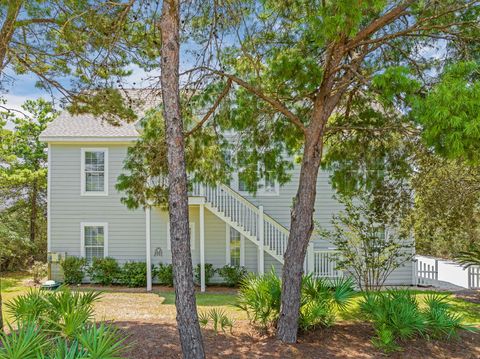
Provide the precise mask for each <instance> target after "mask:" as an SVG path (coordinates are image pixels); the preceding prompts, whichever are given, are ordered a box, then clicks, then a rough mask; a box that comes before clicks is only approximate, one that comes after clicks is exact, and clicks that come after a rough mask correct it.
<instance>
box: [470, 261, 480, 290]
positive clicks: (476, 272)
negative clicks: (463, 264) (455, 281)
mask: <svg viewBox="0 0 480 359" xmlns="http://www.w3.org/2000/svg"><path fill="white" fill-rule="evenodd" d="M468 288H470V289H480V266H472V267H469V268H468Z"/></svg>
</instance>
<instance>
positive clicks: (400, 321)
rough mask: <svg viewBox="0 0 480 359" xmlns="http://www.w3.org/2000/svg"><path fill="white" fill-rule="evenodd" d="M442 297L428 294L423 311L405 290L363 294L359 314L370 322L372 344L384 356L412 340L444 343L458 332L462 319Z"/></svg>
mask: <svg viewBox="0 0 480 359" xmlns="http://www.w3.org/2000/svg"><path fill="white" fill-rule="evenodd" d="M446 298H447V297H446V296H441V295H438V294H435V293H433V294H429V295H427V297H426V299H425V306H424V309H422V307H421V306H420V304H419V302H418V300H417V299H416V296H415V294H414V293H412V292H411V291H409V290H398V289H395V290H389V291H385V292H374V293H371V292H367V293H365V295H364V298H363V301H362V302H361V304H360V309H361V312H362V313H363V314H364V315H365V316H366V318H367V319H369V320H371V321H372V322H373V326H374V328H375V334H376V336H375V338H373V339H372V342H373V344H374V345H375V346H377V347H378V348H380V349H382V350H384V351H385V352H392V351H395V350H399V349H401V347H400V345H399V341H405V340H408V339H412V338H414V337H416V336H429V337H435V338H443V339H448V338H451V337H453V336H456V335H457V332H458V330H460V329H471V328H470V327H468V326H465V325H462V318H461V317H460V316H459V315H456V314H454V313H452V308H451V306H450V304H449V303H448V301H447V299H446Z"/></svg>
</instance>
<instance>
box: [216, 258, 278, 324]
mask: <svg viewBox="0 0 480 359" xmlns="http://www.w3.org/2000/svg"><path fill="white" fill-rule="evenodd" d="M224 268H225V267H224ZM281 287H282V285H281V282H280V279H279V278H278V277H277V275H276V273H275V272H274V270H273V269H272V270H271V271H270V272H269V273H267V274H265V275H262V276H258V275H255V274H253V273H250V274H248V275H247V276H246V277H244V279H243V280H242V282H241V284H240V290H239V293H238V299H237V306H238V307H239V308H240V309H242V310H244V311H246V312H247V315H248V317H249V319H250V320H251V321H252V322H254V323H258V324H260V325H261V326H262V327H264V328H267V327H268V326H269V325H276V323H277V320H278V315H279V313H280V295H281Z"/></svg>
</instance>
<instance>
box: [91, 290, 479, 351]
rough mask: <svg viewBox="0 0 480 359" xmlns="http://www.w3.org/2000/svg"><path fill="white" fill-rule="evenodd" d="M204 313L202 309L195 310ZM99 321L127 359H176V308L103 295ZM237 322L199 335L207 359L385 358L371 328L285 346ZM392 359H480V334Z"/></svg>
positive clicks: (412, 345)
mask: <svg viewBox="0 0 480 359" xmlns="http://www.w3.org/2000/svg"><path fill="white" fill-rule="evenodd" d="M205 309H206V308H202V307H200V308H199V310H200V311H201V310H205ZM95 310H96V317H97V320H104V321H109V322H110V321H113V322H114V324H115V325H116V326H117V327H118V328H120V329H121V330H122V331H123V332H124V333H125V334H126V335H128V340H127V341H128V343H129V345H130V347H129V349H128V352H127V353H126V356H127V357H128V358H134V359H147V358H180V357H181V353H180V345H179V338H178V333H177V329H176V325H175V306H174V305H173V304H165V303H164V298H162V297H161V296H160V295H158V294H155V293H139V292H136V291H130V292H128V291H127V292H113V293H105V294H104V296H103V299H102V300H101V301H100V302H99V303H97V304H96V307H95ZM227 312H229V314H230V315H231V316H232V317H234V318H235V325H234V329H233V332H232V333H219V334H216V333H215V332H214V331H213V330H211V329H202V332H203V335H204V340H205V350H206V353H207V357H208V358H302V359H307V358H384V357H385V355H384V354H383V353H381V352H379V351H378V350H376V349H375V348H374V347H373V345H372V344H371V342H370V339H371V337H372V336H373V330H372V328H371V326H370V325H368V324H365V323H358V322H341V323H339V324H337V325H335V326H334V327H332V328H327V329H319V330H317V331H314V332H311V333H308V334H305V335H301V336H300V337H299V341H298V343H297V344H294V345H285V344H282V343H280V342H278V341H277V340H275V338H274V337H272V336H269V335H267V334H265V333H260V332H259V331H257V330H256V329H255V328H253V327H252V326H251V325H250V324H249V322H248V320H247V319H244V318H242V316H243V313H240V312H237V311H236V309H234V308H230V309H228V310H227ZM390 357H392V358H412V359H413V358H415V359H416V358H480V334H476V333H475V334H473V333H469V332H465V333H462V334H461V340H454V341H449V342H443V341H434V340H431V341H427V340H424V339H418V340H414V341H411V342H408V343H407V344H406V345H405V349H404V351H402V352H398V353H395V354H393V355H391V356H390Z"/></svg>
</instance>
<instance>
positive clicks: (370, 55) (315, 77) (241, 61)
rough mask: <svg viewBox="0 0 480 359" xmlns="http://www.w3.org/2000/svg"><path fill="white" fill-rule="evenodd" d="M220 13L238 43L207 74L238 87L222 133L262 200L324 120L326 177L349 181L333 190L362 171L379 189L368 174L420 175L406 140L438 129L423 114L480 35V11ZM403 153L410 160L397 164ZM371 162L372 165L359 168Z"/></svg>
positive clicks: (272, 9) (360, 5)
mask: <svg viewBox="0 0 480 359" xmlns="http://www.w3.org/2000/svg"><path fill="white" fill-rule="evenodd" d="M220 7H221V9H225V8H226V9H227V10H228V11H225V15H222V16H225V17H227V18H231V19H232V23H233V24H234V25H232V26H231V27H227V26H224V27H223V28H222V30H223V31H225V32H227V33H228V34H229V35H230V39H231V41H229V42H225V43H224V46H223V48H222V49H221V51H220V55H219V62H220V64H221V67H219V69H211V68H210V69H209V68H205V67H201V68H199V69H198V70H199V71H200V72H201V73H203V74H208V75H209V76H210V77H209V78H210V79H211V78H212V76H213V77H214V78H215V76H218V77H220V78H222V79H230V80H233V86H232V89H231V91H230V94H229V97H228V100H227V101H225V103H224V104H223V111H219V112H218V114H217V116H216V124H218V125H220V126H221V127H222V128H223V129H225V130H234V131H236V132H237V133H240V134H241V135H239V136H238V139H237V142H236V157H235V158H236V159H237V160H238V167H240V168H241V169H243V171H241V172H242V176H243V177H244V178H243V180H244V182H245V183H246V184H247V187H248V188H249V190H251V191H255V190H256V185H257V183H258V178H259V177H265V176H266V175H271V174H273V175H274V176H276V177H277V180H279V181H280V182H285V181H286V180H288V173H289V170H290V169H291V166H292V158H295V157H296V156H297V155H299V154H300V153H301V151H302V149H303V146H304V139H305V136H306V135H307V134H308V133H310V132H311V131H314V129H315V126H317V124H318V121H317V122H316V120H315V118H317V117H319V116H322V114H323V113H326V114H327V115H328V114H330V115H328V117H329V119H328V121H327V122H326V123H325V124H324V125H323V128H324V130H323V132H322V134H321V136H323V141H322V142H324V143H325V145H326V147H327V149H326V151H325V152H326V154H327V158H326V161H325V166H326V167H327V168H331V169H335V170H337V169H338V170H340V171H343V173H342V172H338V173H337V172H336V176H337V177H338V178H334V182H337V184H338V182H340V181H343V180H344V179H345V177H346V176H345V172H346V171H350V172H351V171H352V170H353V169H355V170H356V171H357V172H362V174H361V176H363V178H364V180H365V181H369V182H370V184H372V183H373V182H375V178H374V177H372V176H371V175H373V173H372V174H371V175H369V176H370V179H368V180H367V175H366V174H365V171H364V170H362V167H363V168H364V169H366V168H372V166H374V168H377V167H380V169H381V170H382V171H384V173H385V172H386V171H387V170H389V171H390V170H392V169H393V168H394V169H395V171H397V172H398V173H397V172H394V176H396V177H401V176H404V175H405V173H408V172H409V171H410V170H411V169H410V168H409V166H406V165H405V164H404V163H403V159H402V158H401V157H402V156H403V154H402V152H405V151H407V150H408V148H409V147H410V146H414V145H415V144H416V143H417V142H416V141H418V138H416V140H415V141H409V140H408V141H405V138H406V137H407V136H408V137H410V135H411V134H417V133H418V132H420V131H422V130H423V129H424V128H425V129H426V131H427V132H426V133H428V131H429V128H432V127H433V123H427V122H425V121H424V120H422V118H423V117H424V116H422V114H421V113H420V112H419V110H418V109H419V107H421V108H428V109H429V110H431V109H432V108H433V106H432V103H431V102H426V99H428V98H432V97H430V96H433V93H434V92H435V91H437V90H435V89H436V88H437V84H438V82H439V79H440V76H441V75H442V74H443V73H444V72H445V73H446V72H447V71H448V68H445V67H444V66H443V65H444V63H445V62H446V63H454V62H456V61H457V60H469V59H471V58H472V56H473V55H474V54H473V53H472V52H471V51H469V50H468V49H471V47H469V44H470V43H476V42H477V40H476V38H477V37H476V35H478V30H479V29H478V20H477V19H478V13H479V6H478V4H477V2H475V1H444V2H438V1H378V0H377V1H373V0H372V1H361V2H352V1H346V0H340V1H301V0H299V1H288V2H278V1H269V0H264V1H260V2H254V1H252V2H242V3H239V2H229V3H226V4H222V5H221V6H220ZM397 9H398V11H397V12H396V13H395V14H394V15H392V16H391V17H388V18H385V16H386V15H390V14H392V12H393V11H396V10H397ZM238 19H240V21H239V20H238ZM198 22H199V23H200V24H202V21H200V20H199V21H198ZM345 48H348V49H347V50H346V49H345ZM332 64H333V65H332ZM213 82H214V83H215V86H218V82H215V80H214V81H213ZM325 89H329V90H325ZM451 90H452V92H453V89H451ZM323 91H325V92H323ZM471 91H472V92H473V90H471ZM431 93H432V94H431ZM457 95H458V97H457V99H458V98H461V97H462V96H463V94H457ZM472 98H473V97H472ZM458 103H459V104H460V103H461V101H460V100H458ZM461 116H462V117H463V116H468V114H466V113H463V112H462V113H461ZM433 119H434V120H435V121H436V122H441V118H437V117H434V118H433ZM433 119H432V121H433ZM311 126H313V127H311ZM426 137H428V136H426ZM395 144H401V145H402V147H403V148H400V150H397V151H395V152H394V153H391V151H390V149H392V148H393V147H394V145H395ZM370 147H373V148H374V150H373V151H372V150H371V148H370ZM346 153H347V154H348V156H345V154H346ZM365 154H368V155H369V159H368V160H366V159H365V158H364V159H362V161H363V163H358V162H357V161H358V160H359V159H360V158H361V156H362V155H365ZM259 163H260V165H259ZM386 163H388V164H387V165H386ZM385 165H386V166H389V167H390V168H384V166H385ZM354 167H356V168H354ZM340 177H342V178H340ZM337 179H338V181H337ZM353 180H355V179H354V178H353ZM360 181H361V179H360Z"/></svg>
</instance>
